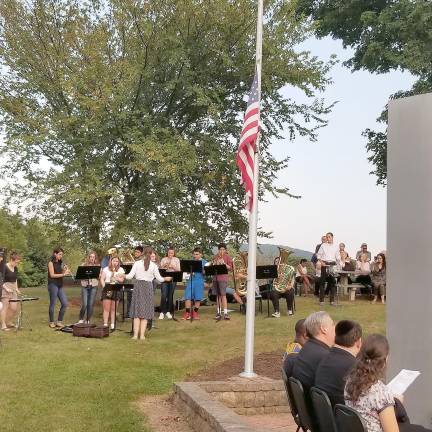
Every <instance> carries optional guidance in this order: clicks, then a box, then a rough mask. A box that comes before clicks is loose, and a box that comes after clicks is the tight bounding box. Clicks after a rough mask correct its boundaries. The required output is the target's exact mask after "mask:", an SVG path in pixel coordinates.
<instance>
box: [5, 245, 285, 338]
mask: <svg viewBox="0 0 432 432" xmlns="http://www.w3.org/2000/svg"><path fill="white" fill-rule="evenodd" d="M63 256H64V250H63V249H62V248H60V247H59V248H56V249H54V250H53V253H52V256H51V258H50V260H49V262H48V294H49V310H48V313H49V327H50V328H63V327H64V322H63V320H64V315H65V312H66V308H67V305H68V301H67V296H66V292H65V289H64V285H63V284H64V277H65V276H70V275H71V272H70V269H69V268H68V266H67V265H65V264H64V262H63ZM192 258H193V260H194V261H199V262H200V263H201V265H200V266H198V268H200V269H201V271H194V272H192V273H191V274H190V275H189V279H188V280H187V283H186V286H185V292H184V299H185V312H184V314H183V315H182V319H183V320H191V319H192V320H199V319H200V315H199V308H200V306H201V302H202V300H204V298H205V296H204V290H205V286H206V282H207V279H208V276H206V268H207V269H209V267H207V266H209V265H214V266H218V267H220V266H222V267H223V266H225V268H226V271H225V272H221V274H216V275H213V277H212V293H213V294H216V298H217V311H216V316H215V319H216V320H217V321H219V320H229V319H230V318H229V315H228V308H227V286H228V279H229V276H228V275H229V274H230V273H231V271H232V270H233V260H232V258H231V257H230V256H229V254H228V252H227V246H226V244H225V243H220V244H219V245H218V253H217V254H216V255H215V256H214V257H213V258H212V260H211V261H210V262H208V261H206V260H205V259H203V252H202V249H201V248H199V247H196V248H195V249H194V250H193V254H192ZM4 259H5V257H4V256H3V254H2V253H1V252H0V264H1V262H2V261H3V260H4ZM132 259H134V262H133V264H132V267H131V269H130V271H129V272H126V271H125V269H124V268H123V267H122V262H121V259H120V256H119V255H118V253H117V250H116V249H115V248H113V249H110V250H109V254H108V255H107V256H105V257H104V258H103V259H102V260H101V264H100V261H99V258H98V256H97V254H96V252H94V251H91V252H90V253H88V255H87V256H86V258H85V260H84V261H83V263H82V266H93V267H95V266H100V269H98V276H97V277H92V278H90V279H85V280H81V308H80V312H79V320H78V323H84V322H89V321H90V320H91V318H92V315H93V309H94V304H95V301H96V294H97V289H98V286H101V287H102V294H101V301H102V309H103V314H102V316H103V325H104V326H106V327H110V328H111V329H114V326H115V312H116V309H117V305H118V302H119V299H120V298H119V297H120V296H119V290H118V289H115V287H116V286H117V287H118V286H119V285H122V284H126V283H128V282H127V281H130V280H132V279H133V290H129V291H128V296H127V303H128V304H127V315H128V316H129V317H130V318H132V319H133V329H134V334H133V339H145V331H146V328H147V321H148V320H153V317H154V309H155V308H154V306H155V302H154V292H155V286H156V285H158V284H160V285H161V301H160V315H159V319H172V318H173V314H174V302H173V298H174V291H175V288H176V282H175V280H174V279H173V277H172V276H170V273H172V275H174V274H175V273H176V272H180V271H181V269H180V260H179V259H178V258H177V257H176V251H175V249H174V247H169V248H168V250H167V251H166V255H165V257H163V258H162V260H160V261H159V257H158V255H157V253H156V252H155V250H154V249H153V248H151V247H142V246H137V247H136V248H135V249H134V251H133V258H132V257H131V260H132ZM20 260H21V257H20V256H19V255H18V254H17V253H16V252H12V253H11V254H10V256H9V261H8V262H7V263H3V265H4V271H3V274H4V281H3V284H2V295H1V303H0V309H1V312H0V316H1V329H2V330H8V329H10V328H11V327H12V324H10V322H11V321H12V320H13V318H14V316H15V314H16V310H17V303H16V302H10V300H11V299H12V300H13V299H17V298H18V296H19V295H21V292H20V290H19V289H18V285H17V265H18V264H19V262H20ZM125 267H126V265H125ZM160 269H163V270H164V272H163V275H164V276H162V275H161V272H160V271H159V270H160ZM207 271H208V272H209V270H207ZM130 283H131V282H129V284H130ZM130 291H132V292H130ZM262 291H263V292H262V294H263V298H266V294H267V295H268V296H269V298H270V299H271V300H272V303H273V306H274V309H275V314H273V316H280V314H279V298H281V297H286V300H287V305H288V311H289V312H290V313H291V311H292V297H293V292H291V291H292V290H289V291H290V292H288V293H280V292H277V291H270V290H269V291H268V293H267V290H266V289H262ZM233 294H234V298H235V300H236V301H237V302H239V303H241V304H244V303H245V301H246V298H245V296H244V297H241V296H239V295H238V294H237V293H236V292H235V291H234V293H233ZM57 299H58V300H59V301H60V309H59V311H58V315H57V320H55V317H54V316H55V313H54V312H55V305H56V303H57Z"/></svg>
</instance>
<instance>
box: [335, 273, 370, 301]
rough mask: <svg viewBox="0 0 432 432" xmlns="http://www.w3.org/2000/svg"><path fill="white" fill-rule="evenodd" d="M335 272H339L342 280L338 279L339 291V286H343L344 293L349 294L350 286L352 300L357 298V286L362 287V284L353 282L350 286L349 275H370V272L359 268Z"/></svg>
mask: <svg viewBox="0 0 432 432" xmlns="http://www.w3.org/2000/svg"><path fill="white" fill-rule="evenodd" d="M335 273H337V274H338V275H339V276H340V281H339V282H338V281H337V279H336V284H337V291H338V292H339V286H341V287H342V293H343V294H344V295H347V294H348V288H350V301H354V300H355V294H356V291H357V288H360V287H362V286H363V285H362V284H351V285H349V286H348V276H350V275H352V276H360V275H368V274H370V273H368V272H362V271H359V270H335Z"/></svg>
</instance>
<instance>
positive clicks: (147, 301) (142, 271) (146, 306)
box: [126, 248, 172, 340]
mask: <svg viewBox="0 0 432 432" xmlns="http://www.w3.org/2000/svg"><path fill="white" fill-rule="evenodd" d="M152 252H153V249H152V248H146V249H144V259H143V260H139V261H135V263H134V265H133V266H132V269H131V271H130V273H128V274H127V275H126V279H135V282H134V290H133V293H132V302H131V307H130V316H131V318H133V329H134V334H133V337H132V339H135V340H136V339H138V336H139V339H141V340H144V339H145V331H146V328H147V320H150V319H153V316H154V292H153V279H156V280H157V281H159V282H161V283H162V282H170V281H171V279H172V278H170V277H165V278H163V277H162V276H161V275H160V273H159V269H158V266H157V265H156V263H154V262H152V261H151V259H150V255H151V254H152Z"/></svg>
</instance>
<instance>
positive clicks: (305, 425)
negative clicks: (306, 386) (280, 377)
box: [288, 377, 312, 432]
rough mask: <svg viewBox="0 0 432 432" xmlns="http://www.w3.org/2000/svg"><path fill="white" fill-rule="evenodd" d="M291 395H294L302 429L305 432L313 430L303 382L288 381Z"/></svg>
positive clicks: (292, 379) (291, 379) (293, 379)
mask: <svg viewBox="0 0 432 432" xmlns="http://www.w3.org/2000/svg"><path fill="white" fill-rule="evenodd" d="M288 382H289V386H290V388H291V393H292V395H293V399H294V403H295V407H296V409H297V414H298V417H299V422H300V427H301V428H302V429H303V431H304V432H306V431H311V430H312V421H311V418H310V415H309V411H308V408H307V405H306V399H305V393H304V391H303V386H302V384H301V382H300V381H299V380H298V379H296V378H293V377H290V378H289V379H288Z"/></svg>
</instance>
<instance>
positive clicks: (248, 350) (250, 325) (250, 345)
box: [240, 0, 264, 378]
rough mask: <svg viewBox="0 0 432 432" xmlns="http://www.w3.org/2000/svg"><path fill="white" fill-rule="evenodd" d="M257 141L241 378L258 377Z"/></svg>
mask: <svg viewBox="0 0 432 432" xmlns="http://www.w3.org/2000/svg"><path fill="white" fill-rule="evenodd" d="M263 10H264V5H263V0H258V19H257V33H256V74H257V81H258V101H259V103H260V113H261V64H262V29H263ZM260 133H261V132H259V133H258V136H257V141H256V152H255V158H254V187H253V203H252V210H251V213H250V216H249V244H248V269H247V308H246V335H245V366H244V371H243V372H242V373H241V374H240V376H242V377H245V378H251V377H254V376H256V374H255V373H254V371H253V360H254V327H255V286H256V251H257V223H258V184H259V162H260V155H259V139H260Z"/></svg>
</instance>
